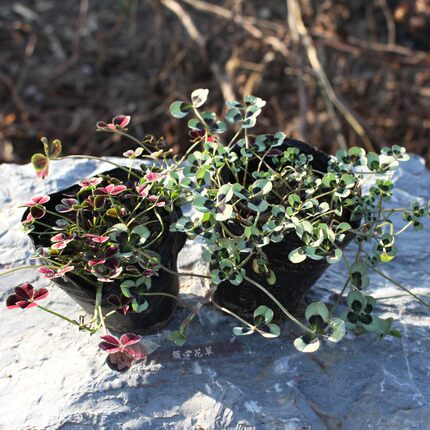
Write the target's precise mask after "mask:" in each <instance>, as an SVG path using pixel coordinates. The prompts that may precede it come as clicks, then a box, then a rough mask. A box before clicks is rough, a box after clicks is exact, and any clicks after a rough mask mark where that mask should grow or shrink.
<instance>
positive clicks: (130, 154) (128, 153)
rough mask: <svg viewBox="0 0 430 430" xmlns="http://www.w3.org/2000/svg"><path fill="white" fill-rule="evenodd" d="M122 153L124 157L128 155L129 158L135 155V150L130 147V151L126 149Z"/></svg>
mask: <svg viewBox="0 0 430 430" xmlns="http://www.w3.org/2000/svg"><path fill="white" fill-rule="evenodd" d="M122 155H123V156H124V157H127V158H129V157H133V156H134V151H133V150H132V149H129V150H128V151H125V152H124V153H123V154H122Z"/></svg>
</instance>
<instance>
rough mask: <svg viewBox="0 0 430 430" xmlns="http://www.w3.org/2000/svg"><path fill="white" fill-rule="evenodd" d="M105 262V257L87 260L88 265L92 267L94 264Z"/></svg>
mask: <svg viewBox="0 0 430 430" xmlns="http://www.w3.org/2000/svg"><path fill="white" fill-rule="evenodd" d="M105 262H106V259H105V258H94V259H93V260H90V261H88V266H90V267H94V266H97V265H98V264H103V263H105Z"/></svg>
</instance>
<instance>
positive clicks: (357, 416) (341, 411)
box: [0, 156, 430, 430]
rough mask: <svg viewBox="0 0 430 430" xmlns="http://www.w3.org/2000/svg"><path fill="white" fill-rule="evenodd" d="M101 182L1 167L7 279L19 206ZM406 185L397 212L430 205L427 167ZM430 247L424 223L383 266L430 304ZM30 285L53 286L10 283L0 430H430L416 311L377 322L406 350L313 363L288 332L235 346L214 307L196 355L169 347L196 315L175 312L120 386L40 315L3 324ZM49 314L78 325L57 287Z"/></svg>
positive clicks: (394, 306) (336, 279) (18, 257)
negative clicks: (15, 298) (415, 203)
mask: <svg viewBox="0 0 430 430" xmlns="http://www.w3.org/2000/svg"><path fill="white" fill-rule="evenodd" d="M105 169H106V165H104V166H101V165H99V164H96V163H94V162H89V161H76V160H75V161H65V162H62V163H61V167H60V166H59V164H56V165H54V167H53V174H52V175H51V176H50V178H49V179H48V180H47V181H45V182H43V181H38V180H35V178H34V174H33V171H32V168H31V166H29V165H26V166H17V165H12V164H4V165H2V166H1V168H0V182H1V184H2V186H1V189H0V202H1V205H0V211H1V212H0V214H1V228H0V238H1V242H0V263H1V266H2V269H3V270H4V269H7V268H9V267H14V266H16V265H19V264H22V263H26V262H27V260H28V257H29V255H30V254H31V248H30V244H29V240H28V239H27V237H26V236H25V235H24V234H23V233H21V231H20V229H19V220H20V217H21V215H22V212H23V209H22V208H18V207H17V206H18V205H19V204H20V203H22V202H24V201H26V200H28V199H29V198H30V197H31V196H33V195H35V194H38V193H46V192H52V191H56V190H59V189H61V188H65V187H67V186H69V185H71V184H72V183H73V182H75V181H76V180H78V179H80V178H81V177H84V176H87V175H91V174H93V173H94V172H95V171H102V170H105ZM396 180H397V186H398V188H399V189H398V191H397V192H396V194H395V197H394V201H393V204H394V205H408V204H409V201H410V200H411V199H414V198H416V197H423V198H425V199H429V198H430V173H429V172H428V171H426V169H425V167H424V162H423V160H422V159H421V158H419V157H416V156H413V157H412V159H411V160H410V161H409V162H407V163H405V164H404V167H403V168H402V169H401V170H400V172H399V173H398V174H397V178H396ZM429 243H430V223H427V224H426V228H425V230H424V232H419V233H416V232H411V233H408V234H407V235H405V236H402V237H401V238H400V243H399V248H400V256H399V257H398V258H396V259H395V260H394V262H393V263H392V264H390V265H388V266H386V267H387V270H389V272H390V275H391V276H393V277H394V278H395V279H397V280H399V281H402V282H404V283H405V285H407V286H408V287H409V288H412V289H413V290H414V291H415V292H420V293H424V294H429V292H430V283H429V278H430V272H429V270H428V261H429V256H430V249H429V245H428V244H429ZM353 247H354V246H353V245H352V248H353ZM349 252H351V253H352V252H353V249H351V250H349ZM199 253H200V246H199V244H196V243H193V244H187V245H186V248H185V249H184V250H183V251H182V252H181V254H180V264H181V268H182V270H187V271H191V270H192V271H195V272H201V271H202V270H205V266H204V264H203V263H202V262H201V260H200V258H199ZM344 277H345V268H344V267H342V266H341V265H336V266H335V267H332V268H330V270H329V271H328V272H327V273H326V274H325V275H324V277H323V278H321V279H320V281H319V282H318V283H317V285H315V287H314V288H313V290H312V292H311V294H310V296H311V298H312V299H323V300H332V299H333V295H334V293H335V292H336V291H339V288H340V287H341V284H342V282H343V279H344ZM25 281H31V282H34V283H35V284H36V285H39V286H41V285H46V284H47V281H46V280H43V279H39V278H38V276H37V273H36V272H32V271H28V270H26V271H21V272H16V273H14V274H12V275H9V276H7V277H2V278H0V282H1V284H0V300H1V305H2V310H1V312H0V327H1V335H2V341H1V343H0V353H1V357H2V369H1V371H0V399H1V400H0V428H1V429H42V428H44V429H57V428H61V429H64V430H72V429H73V430H76V429H130V430H131V429H145V430H146V429H148V430H150V429H169V430H174V429H175V430H182V429H194V430H198V429H200V430H202V429H204V430H209V429H236V430H239V429H240V430H245V429H247V430H248V429H257V430H275V429H279V430H281V429H282V430H286V429H288V430H299V429H303V430H304V429H313V430H320V429H321V430H322V429H348V430H355V429H356V430H363V429H373V430H374V429H384V430H385V429H401V430H403V429H422V430H426V429H430V384H429V383H428V382H429V377H430V316H429V313H428V311H427V310H426V309H425V308H423V307H422V306H420V305H419V304H418V303H416V302H415V301H414V300H413V299H411V298H409V297H399V298H393V299H388V300H385V301H384V302H383V305H381V306H380V308H379V309H380V315H381V316H383V317H387V316H393V317H395V318H396V317H401V319H402V322H401V324H399V323H397V327H399V328H401V330H402V333H403V338H402V339H392V338H387V339H385V340H383V341H380V340H378V339H376V338H375V337H372V336H363V337H361V338H357V339H352V337H349V336H348V338H347V339H345V340H343V341H342V342H341V343H340V344H338V345H335V346H332V345H329V344H324V345H323V347H322V348H321V349H320V350H319V351H318V352H317V353H315V354H300V353H298V352H297V351H296V350H295V349H294V347H293V346H292V341H293V339H294V338H295V336H296V335H297V334H298V332H296V330H295V328H294V327H292V325H290V324H286V325H285V326H284V327H283V334H282V336H281V337H280V338H278V339H275V340H266V339H263V338H262V337H259V336H258V335H254V336H247V337H243V338H234V336H232V328H233V327H234V326H235V325H237V324H236V322H235V321H234V320H232V319H231V318H230V317H227V316H224V315H222V314H220V313H218V312H217V311H216V310H214V309H213V308H211V307H209V306H206V307H205V308H204V310H203V312H202V313H201V315H200V318H199V320H197V321H195V322H194V323H193V326H192V331H191V336H190V339H189V342H188V343H187V344H186V345H184V346H183V347H180V348H179V347H175V346H174V345H173V344H172V343H170V342H169V341H167V340H166V338H165V336H166V334H167V333H168V331H169V330H171V329H176V328H177V327H178V325H179V323H180V322H181V320H182V318H184V316H185V315H186V312H185V310H184V309H179V310H178V312H177V315H176V317H175V319H174V320H173V321H172V322H171V323H170V324H169V326H168V327H167V329H166V330H164V331H163V332H161V333H158V334H157V335H153V336H148V337H147V338H145V342H149V341H151V342H153V343H156V344H158V345H159V348H158V349H157V350H155V352H153V354H151V356H150V359H149V360H148V361H147V362H146V363H145V364H143V363H142V364H140V365H137V366H136V367H134V368H133V369H131V370H130V371H129V372H128V373H126V374H118V373H113V372H112V371H111V370H110V369H109V368H108V367H107V366H104V365H103V363H104V359H105V354H104V353H103V352H102V351H99V350H98V348H97V344H98V341H99V340H98V336H97V335H96V336H92V337H90V336H88V335H87V334H85V333H81V332H79V331H77V330H76V329H75V328H74V327H71V326H68V325H67V324H66V323H64V324H63V322H62V321H61V320H56V319H55V317H53V316H50V315H47V314H44V313H43V312H42V311H40V310H38V309H30V310H27V311H21V310H14V311H7V310H6V309H5V307H4V300H5V298H6V297H7V295H8V294H9V293H10V291H11V289H12V287H13V286H16V285H18V284H20V283H22V282H25ZM372 285H373V287H372V294H374V295H375V296H376V297H385V296H392V295H395V294H399V293H401V291H399V290H397V289H396V288H395V287H394V286H393V285H390V283H389V282H388V281H386V280H384V279H383V278H380V277H376V276H373V277H372ZM181 287H182V295H183V297H184V298H186V299H187V300H196V299H197V298H198V297H199V296H202V295H203V294H204V292H205V290H206V288H207V286H205V284H204V282H202V281H201V280H195V279H191V278H183V279H182V282H181ZM47 305H48V306H49V305H51V307H53V308H54V309H56V310H58V311H60V312H63V313H65V314H67V315H70V316H73V317H76V316H77V315H78V314H80V313H81V311H80V308H79V307H78V306H77V305H76V304H75V303H74V302H73V301H71V299H69V297H68V296H66V295H65V293H63V292H62V291H61V290H59V289H57V288H55V287H53V286H52V287H50V297H49V303H47ZM179 356H180V358H178V357H179ZM187 357H189V358H187Z"/></svg>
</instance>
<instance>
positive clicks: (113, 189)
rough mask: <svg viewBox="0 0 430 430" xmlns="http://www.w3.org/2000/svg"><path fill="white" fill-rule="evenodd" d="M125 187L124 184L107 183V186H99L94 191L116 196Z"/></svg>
mask: <svg viewBox="0 0 430 430" xmlns="http://www.w3.org/2000/svg"><path fill="white" fill-rule="evenodd" d="M126 189H127V187H126V186H125V185H114V184H109V185H108V186H107V187H101V188H98V189H97V190H96V193H100V194H110V195H112V196H117V195H118V194H121V193H122V192H124V191H125V190H126Z"/></svg>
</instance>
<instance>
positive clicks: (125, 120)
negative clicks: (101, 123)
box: [112, 115, 131, 128]
mask: <svg viewBox="0 0 430 430" xmlns="http://www.w3.org/2000/svg"><path fill="white" fill-rule="evenodd" d="M130 119H131V117H130V116H127V115H117V116H116V117H114V118H112V124H113V125H114V126H118V127H120V128H124V127H127V125H128V124H129V123H130Z"/></svg>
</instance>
